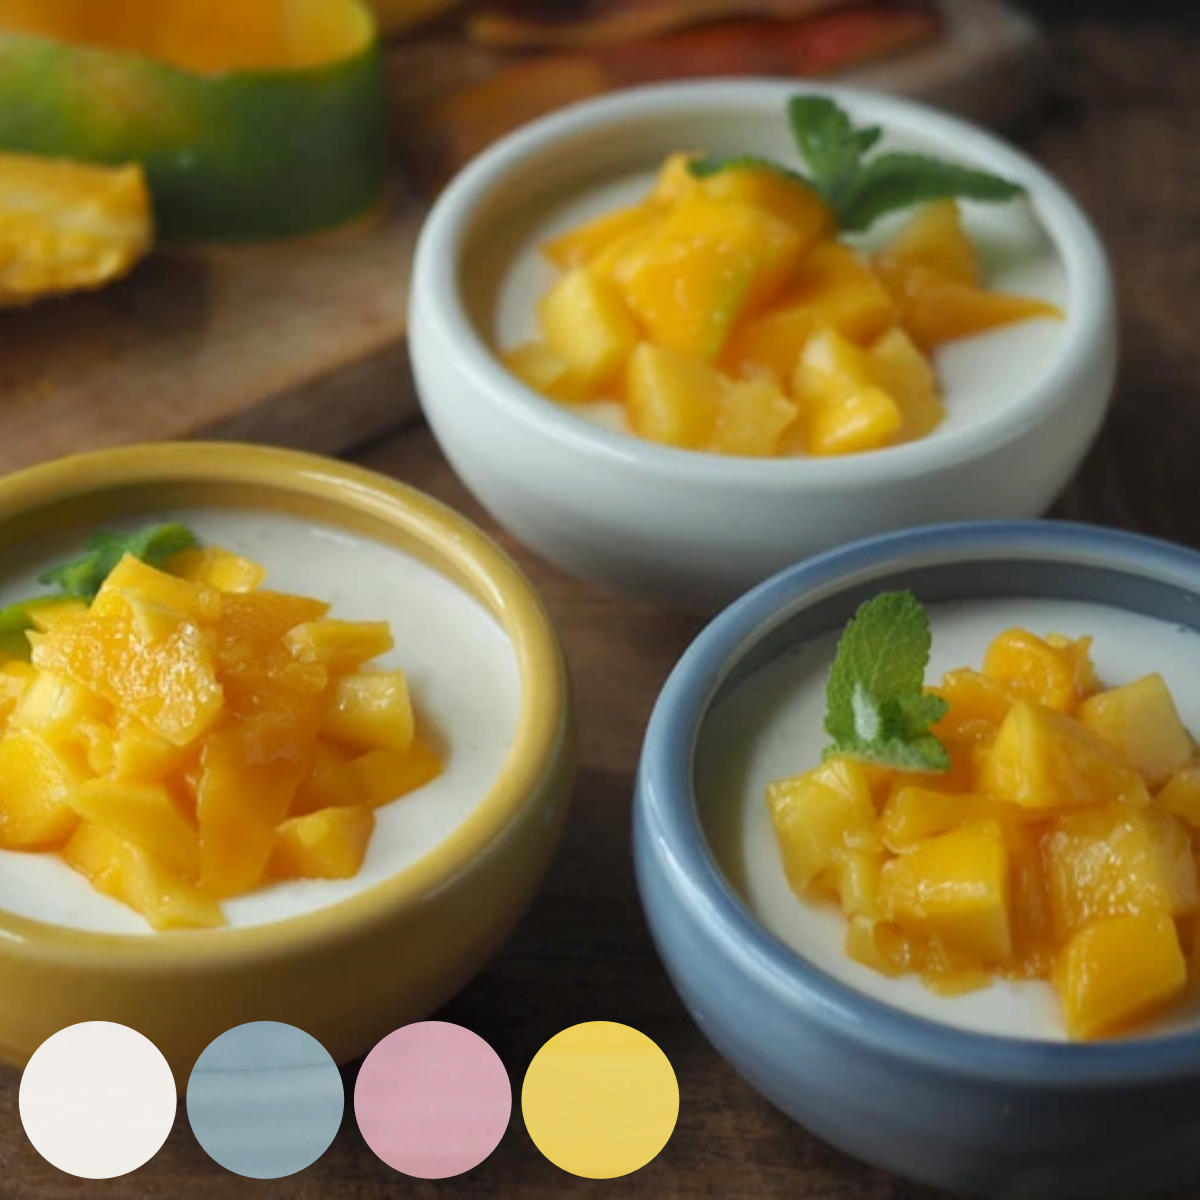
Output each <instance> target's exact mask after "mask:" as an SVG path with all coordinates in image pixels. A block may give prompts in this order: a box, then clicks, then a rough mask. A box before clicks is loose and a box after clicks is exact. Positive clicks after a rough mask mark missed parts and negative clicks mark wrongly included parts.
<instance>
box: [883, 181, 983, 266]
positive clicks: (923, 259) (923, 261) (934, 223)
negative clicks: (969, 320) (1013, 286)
mask: <svg viewBox="0 0 1200 1200" xmlns="http://www.w3.org/2000/svg"><path fill="white" fill-rule="evenodd" d="M882 256H883V257H885V258H886V259H887V260H888V261H889V262H890V263H894V264H895V265H896V266H897V267H899V268H902V269H903V268H907V267H910V266H921V267H926V268H928V269H929V270H931V271H936V272H937V273H938V274H939V275H942V276H944V277H945V278H947V279H953V280H955V281H956V282H958V283H965V284H970V285H971V286H975V287H978V286H979V284H980V282H981V280H980V271H979V259H978V257H977V256H976V254H975V247H974V246H972V245H971V239H970V238H969V237H967V233H966V230H965V229H964V228H963V223H962V214H961V213H960V212H959V208H958V205H957V204H956V203H955V202H954V201H953V200H935V201H933V202H932V203H930V204H925V205H922V207H921V208H920V209H919V210H918V211H917V212H916V214H915V215H914V216H913V217H911V218H910V219H909V221H908V222H907V223H906V224H905V225H904V226H903V227H902V228H901V229H900V231H899V232H898V233H897V234H896V235H895V236H894V237H893V238H892V239H891V241H889V242H888V244H887V246H886V247H885V248H884V249H883V251H882Z"/></svg>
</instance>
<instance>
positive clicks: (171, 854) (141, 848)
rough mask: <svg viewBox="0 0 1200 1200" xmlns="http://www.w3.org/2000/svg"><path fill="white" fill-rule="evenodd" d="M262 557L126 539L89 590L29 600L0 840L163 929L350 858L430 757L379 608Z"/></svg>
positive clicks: (435, 760) (1, 784) (6, 670)
mask: <svg viewBox="0 0 1200 1200" xmlns="http://www.w3.org/2000/svg"><path fill="white" fill-rule="evenodd" d="M264 577H265V571H264V570H263V568H262V567H261V566H260V565H259V564H257V563H254V562H252V561H250V560H249V559H246V558H243V557H240V556H238V555H235V554H232V553H230V552H229V551H227V550H223V549H221V548H219V547H213V546H205V547H198V546H197V547H191V548H188V549H185V550H182V551H180V552H178V553H177V554H174V555H173V556H172V557H170V558H168V559H167V560H166V561H165V562H163V564H162V567H161V569H160V568H159V567H155V566H151V565H149V564H148V563H146V562H144V561H142V560H141V559H139V558H137V557H135V556H134V555H133V554H130V553H126V554H125V555H124V556H123V557H122V558H121V559H120V561H119V562H117V564H116V565H115V567H113V568H112V569H111V570H110V571H109V572H108V574H107V576H106V577H105V578H104V580H103V583H102V584H101V585H100V587H99V590H98V591H96V592H95V595H94V598H92V599H91V600H90V603H89V602H88V601H86V600H84V599H79V598H76V597H70V598H63V599H58V598H54V599H48V600H46V601H40V600H39V601H38V602H37V607H36V608H34V607H32V606H31V608H30V614H31V621H32V624H31V626H30V627H29V628H28V629H27V630H26V631H25V638H26V639H27V642H28V647H29V661H23V660H22V659H21V658H19V657H14V658H11V659H9V660H6V661H4V662H3V663H2V664H0V848H4V849H9V850H27V851H58V852H59V853H61V855H62V857H63V859H64V860H65V861H66V862H67V863H68V864H69V865H70V866H71V867H73V868H74V869H75V870H76V871H78V872H80V873H81V874H82V875H85V876H86V877H87V878H88V879H89V880H90V881H91V882H92V884H93V885H94V886H95V887H96V888H97V889H98V890H99V891H101V892H104V893H105V894H107V895H109V896H112V897H115V898H116V899H118V900H120V901H122V902H123V903H125V904H126V905H128V906H129V907H131V908H133V909H134V910H136V911H137V912H139V913H141V914H142V915H143V916H144V917H145V918H146V920H147V921H148V922H149V923H150V925H151V926H152V927H153V928H155V929H197V928H205V927H209V926H216V925H221V924H223V923H224V920H225V918H224V916H223V914H222V910H221V905H220V901H221V900H223V899H225V898H227V897H232V896H237V895H241V894H243V893H245V892H248V891H251V890H253V889H255V888H259V887H262V886H263V885H265V884H269V883H270V882H272V881H274V880H281V879H298V878H313V879H341V878H349V877H352V876H353V875H355V874H357V872H358V870H359V868H360V867H361V865H362V862H363V859H364V857H365V855H366V853H367V847H368V844H369V842H370V838H371V834H372V830H373V828H374V825H375V809H376V808H378V807H380V806H381V805H384V804H387V803H389V802H391V801H393V800H395V799H397V798H399V797H401V796H403V795H406V794H407V793H409V792H411V791H413V790H415V789H416V788H419V787H422V786H423V785H424V784H426V783H428V782H429V781H430V780H432V779H434V778H436V776H437V775H438V774H440V772H441V770H442V760H441V758H440V756H439V755H438V753H437V752H436V751H435V750H434V749H433V748H432V746H431V745H430V744H429V742H428V741H427V740H425V739H423V738H422V737H421V736H420V735H419V734H418V732H417V722H416V720H415V718H414V713H413V708H412V701H411V698H410V696H409V690H408V684H407V681H406V680H405V677H404V675H403V673H402V672H400V671H397V670H381V669H379V668H378V667H376V666H374V665H373V660H374V659H375V658H377V657H378V656H379V655H380V654H383V653H385V652H386V651H388V650H389V649H390V648H391V646H392V636H391V631H390V630H389V628H388V626H387V624H386V622H382V621H345V620H339V619H336V618H332V617H330V616H328V615H327V614H328V609H329V606H328V605H327V604H325V603H324V602H323V601H320V600H316V599H312V598H310V597H306V596H296V595H288V594H284V593H279V592H271V591H266V590H263V589H261V588H260V584H261V583H262V581H263V579H264Z"/></svg>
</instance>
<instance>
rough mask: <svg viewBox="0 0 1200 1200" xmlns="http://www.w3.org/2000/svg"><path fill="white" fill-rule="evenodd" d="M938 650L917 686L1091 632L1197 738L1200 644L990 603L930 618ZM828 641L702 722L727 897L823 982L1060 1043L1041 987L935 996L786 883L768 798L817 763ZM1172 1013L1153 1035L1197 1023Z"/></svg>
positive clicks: (1153, 627)
mask: <svg viewBox="0 0 1200 1200" xmlns="http://www.w3.org/2000/svg"><path fill="white" fill-rule="evenodd" d="M930 620H931V624H932V628H933V653H932V656H931V661H930V667H929V670H928V671H927V673H926V679H927V680H928V681H930V682H932V681H934V680H937V679H939V678H941V676H942V674H943V673H944V672H945V671H947V670H950V669H951V668H953V667H961V666H974V667H978V666H979V663H980V661H981V660H982V658H983V653H984V651H985V649H986V648H987V645H988V643H989V642H990V641H991V639H992V638H993V637H994V636H995V635H996V634H998V633H1000V632H1001V631H1002V630H1004V629H1009V628H1012V627H1013V626H1022V627H1024V628H1027V629H1030V630H1032V631H1033V632H1034V633H1038V634H1042V635H1045V634H1047V633H1064V634H1068V635H1070V636H1073V637H1079V636H1082V635H1084V634H1090V635H1091V636H1092V637H1093V638H1094V639H1095V640H1094V641H1093V643H1092V658H1093V661H1094V662H1095V664H1096V669H1097V671H1098V673H1099V675H1100V678H1101V679H1102V680H1103V681H1104V682H1105V683H1106V684H1109V685H1116V684H1121V683H1127V682H1129V681H1130V680H1133V679H1136V678H1138V677H1140V676H1142V675H1146V674H1148V673H1150V672H1152V671H1158V672H1161V674H1162V676H1163V678H1164V679H1165V680H1166V682H1167V685H1168V687H1169V688H1170V689H1171V692H1172V694H1173V696H1174V697H1175V702H1176V704H1177V706H1178V708H1179V713H1180V716H1181V717H1182V718H1183V721H1184V724H1185V725H1187V726H1188V728H1189V729H1191V730H1193V731H1198V732H1200V674H1198V673H1197V672H1196V671H1195V669H1194V665H1193V664H1195V663H1196V662H1198V661H1200V635H1198V634H1196V633H1194V632H1192V631H1191V630H1185V629H1182V628H1180V627H1178V626H1174V625H1169V624H1166V623H1164V622H1162V621H1157V620H1154V619H1152V618H1149V617H1144V616H1140V615H1138V614H1135V613H1130V612H1127V611H1124V610H1121V609H1114V608H1107V607H1104V606H1103V605H1099V604H1086V603H1079V602H1075V601H1063V600H1026V599H992V600H977V601H964V602H961V603H954V604H940V605H935V606H932V607H931V608H930ZM836 642H837V635H836V634H829V635H826V636H824V637H821V638H817V639H814V640H813V641H810V642H805V643H803V644H800V645H798V646H797V647H796V649H795V650H794V651H793V652H791V653H789V654H787V655H784V656H783V657H781V658H779V659H777V660H776V661H774V662H772V663H771V664H769V665H768V666H766V667H764V668H763V669H762V670H761V671H759V672H757V673H756V674H755V675H753V676H752V677H751V678H749V679H747V680H745V681H743V682H742V683H740V684H739V685H738V686H737V687H736V688H735V689H734V690H733V691H732V692H731V693H729V694H728V695H726V696H724V697H722V698H721V700H720V701H719V702H718V704H717V705H716V706H714V708H713V710H712V711H711V712H710V713H709V714H708V715H707V717H706V718H705V721H704V724H703V726H702V728H701V731H700V737H699V745H698V749H697V753H696V769H695V788H696V796H697V804H698V808H699V813H700V819H701V822H702V824H703V825H704V828H705V831H706V833H707V835H708V839H709V843H710V845H711V846H712V849H713V854H714V856H715V857H716V859H717V861H718V862H719V864H720V866H721V868H722V870H723V871H724V873H725V876H726V878H727V879H728V880H729V882H730V884H731V885H732V887H733V888H734V890H735V891H736V892H737V893H738V894H739V895H740V896H741V897H742V898H743V899H744V900H745V902H746V904H747V905H748V907H749V908H750V909H751V910H752V911H753V912H754V913H755V914H756V916H757V917H758V918H759V920H761V921H762V923H763V924H764V925H765V926H766V927H767V929H769V930H770V931H771V932H772V933H773V934H775V936H776V937H778V938H779V939H780V940H781V941H783V942H785V943H786V944H787V945H788V946H790V947H791V948H792V949H794V950H796V951H797V952H799V953H800V954H801V955H803V956H804V957H805V958H806V959H808V960H809V961H810V962H812V963H813V964H815V965H816V966H817V967H819V968H820V969H821V970H823V971H825V972H826V973H827V974H829V975H832V976H834V977H836V978H837V979H840V980H841V981H843V982H844V983H847V984H850V985H851V986H853V987H855V988H857V989H859V990H860V991H863V992H866V993H867V994H868V995H870V996H873V997H875V998H876V999H878V1000H882V1001H884V1002H885V1003H888V1004H892V1005H895V1006H897V1007H899V1008H903V1009H906V1010H908V1011H909V1012H913V1013H918V1014H920V1015H922V1016H925V1017H930V1018H932V1019H935V1020H938V1021H942V1022H945V1023H947V1024H950V1025H957V1026H959V1027H961V1028H964V1029H972V1030H977V1031H979V1032H983V1033H993V1034H1003V1035H1009V1036H1013V1037H1027V1038H1041V1039H1049V1040H1057V1041H1061V1040H1065V1037H1066V1034H1065V1030H1064V1029H1063V1024H1062V1018H1061V1016H1060V1012H1059V1006H1058V1000H1057V997H1056V996H1055V995H1054V992H1053V990H1052V988H1051V987H1050V985H1049V984H1048V983H1044V982H1041V981H1033V982H1019V983H1013V982H1008V981H998V982H996V983H994V984H992V986H990V987H987V988H984V989H982V990H980V991H976V992H971V993H968V994H967V995H964V996H955V997H944V996H938V995H936V994H934V993H933V992H931V991H929V990H928V989H927V988H925V987H924V985H922V983H921V982H920V980H919V979H917V978H916V977H914V976H908V977H901V978H896V979H889V978H886V977H885V976H883V975H880V974H878V973H877V972H875V971H872V970H870V969H869V968H868V967H864V966H862V965H860V964H859V963H856V962H854V961H852V960H851V959H849V958H847V957H846V954H845V952H844V950H843V940H844V937H845V931H846V919H845V917H844V916H843V915H842V913H841V911H840V910H839V909H838V908H837V907H836V906H834V905H832V904H828V905H825V904H814V903H810V902H808V901H805V900H801V899H799V898H798V897H797V896H796V895H795V893H794V892H793V891H792V890H791V888H790V887H789V886H788V883H787V879H786V878H785V876H784V872H783V864H782V860H781V858H780V854H779V849H778V845H777V843H776V841H775V834H774V831H773V829H772V827H771V820H770V817H769V816H768V813H767V806H766V800H765V796H764V793H765V790H766V786H767V784H768V783H770V782H771V781H772V780H775V779H782V778H785V777H786V776H789V775H797V774H799V773H800V772H802V771H806V770H808V769H809V768H810V767H813V766H815V765H816V764H817V763H818V762H819V761H820V755H821V750H822V748H823V747H824V745H825V743H826V742H827V740H828V739H827V738H826V736H825V734H824V731H823V729H822V721H823V719H824V715H825V681H826V678H827V677H828V674H829V667H830V665H831V664H832V662H833V655H834V649H835V645H836ZM1195 1016H1196V1013H1195V1012H1190V1011H1189V1012H1183V1013H1176V1014H1174V1015H1172V1016H1170V1017H1167V1018H1164V1020H1163V1022H1161V1023H1159V1024H1158V1025H1157V1026H1156V1028H1157V1029H1161V1028H1163V1027H1164V1026H1165V1025H1168V1024H1180V1023H1187V1022H1191V1021H1194V1019H1195Z"/></svg>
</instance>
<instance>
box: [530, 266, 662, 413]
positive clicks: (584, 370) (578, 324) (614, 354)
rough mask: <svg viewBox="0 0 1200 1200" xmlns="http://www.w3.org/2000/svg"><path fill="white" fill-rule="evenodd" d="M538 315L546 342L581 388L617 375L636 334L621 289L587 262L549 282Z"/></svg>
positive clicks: (590, 386)
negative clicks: (586, 264)
mask: <svg viewBox="0 0 1200 1200" xmlns="http://www.w3.org/2000/svg"><path fill="white" fill-rule="evenodd" d="M625 299H626V300H627V299H628V298H627V297H626V298H625ZM538 320H539V323H540V325H541V329H542V336H543V337H544V338H545V340H546V344H547V345H548V346H549V347H550V349H551V350H553V351H554V352H555V353H556V354H558V355H559V356H560V357H561V358H562V359H563V360H564V361H565V362H566V363H567V364H568V366H569V368H570V370H571V372H572V374H573V376H574V378H575V379H577V380H578V382H579V386H580V387H581V388H582V389H583V390H585V391H586V390H592V389H595V388H597V387H599V386H600V385H601V384H603V383H605V382H606V381H607V380H609V379H611V378H612V377H613V376H614V375H616V374H617V372H618V371H619V370H620V369H621V368H622V366H623V365H624V363H625V360H626V359H627V358H628V357H629V355H630V354H631V353H632V351H633V348H634V346H635V345H636V344H637V340H638V331H637V327H636V326H635V325H634V322H633V319H632V318H631V317H630V315H629V312H628V311H627V310H626V306H625V303H624V302H623V299H622V293H621V292H620V291H618V289H617V288H616V287H614V285H613V284H612V283H611V282H610V281H609V280H608V279H607V278H605V276H603V275H601V274H599V273H598V272H596V271H593V270H590V269H589V268H588V267H577V268H575V270H573V271H568V272H567V274H565V275H564V276H563V277H562V278H561V279H559V280H558V281H557V282H556V283H555V284H554V285H553V287H551V289H550V290H549V291H548V292H547V293H546V295H545V296H543V297H542V300H541V303H540V304H539V305H538Z"/></svg>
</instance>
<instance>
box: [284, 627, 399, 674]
mask: <svg viewBox="0 0 1200 1200" xmlns="http://www.w3.org/2000/svg"><path fill="white" fill-rule="evenodd" d="M283 641H284V645H285V646H287V648H288V649H289V650H290V651H291V652H292V653H293V654H294V655H295V656H296V657H297V658H298V659H300V660H302V661H304V662H320V663H324V664H325V666H326V667H328V668H329V670H330V671H333V672H335V673H336V674H339V675H340V674H343V673H345V672H347V671H355V670H357V669H358V668H359V667H361V666H362V665H363V663H366V662H369V661H370V660H371V659H373V658H378V657H379V655H381V654H386V653H387V652H388V651H389V650H390V649H391V648H392V646H393V644H394V643H393V642H392V631H391V629H389V628H388V623H387V622H386V621H335V620H330V618H328V617H325V618H323V619H322V620H319V621H305V622H304V623H303V624H301V625H296V626H295V627H294V628H292V629H289V630H288V632H287V633H286V634H285V635H284V638H283Z"/></svg>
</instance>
